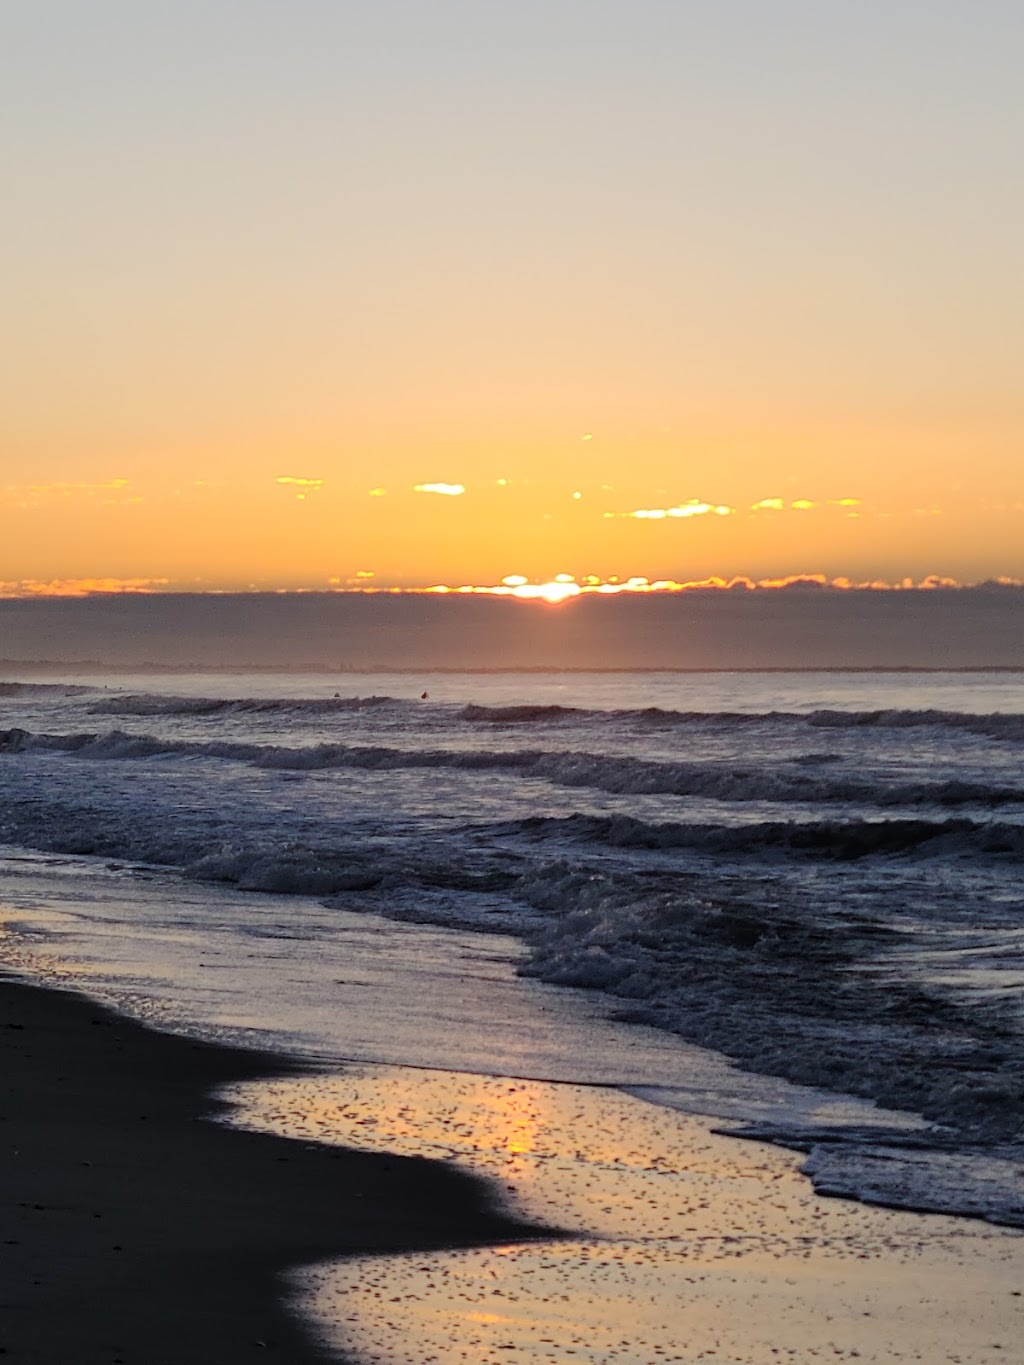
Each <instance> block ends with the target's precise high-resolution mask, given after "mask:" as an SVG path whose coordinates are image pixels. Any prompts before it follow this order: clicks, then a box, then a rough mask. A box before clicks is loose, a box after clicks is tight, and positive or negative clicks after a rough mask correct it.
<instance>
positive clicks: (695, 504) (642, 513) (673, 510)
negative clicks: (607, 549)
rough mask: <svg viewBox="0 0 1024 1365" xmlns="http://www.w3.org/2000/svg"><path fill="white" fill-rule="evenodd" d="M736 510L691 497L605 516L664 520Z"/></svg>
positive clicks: (728, 512)
mask: <svg viewBox="0 0 1024 1365" xmlns="http://www.w3.org/2000/svg"><path fill="white" fill-rule="evenodd" d="M735 511H736V509H735V507H727V506H725V505H724V504H722V503H713V502H701V500H700V498H691V499H690V501H689V502H684V503H679V504H678V505H677V506H675V507H639V508H637V510H636V511H635V512H605V516H606V517H634V518H636V519H637V520H638V521H664V520H665V519H666V518H668V517H706V516H708V515H709V514H711V513H713V514H714V515H715V516H716V517H731V516H733V515H734V514H735Z"/></svg>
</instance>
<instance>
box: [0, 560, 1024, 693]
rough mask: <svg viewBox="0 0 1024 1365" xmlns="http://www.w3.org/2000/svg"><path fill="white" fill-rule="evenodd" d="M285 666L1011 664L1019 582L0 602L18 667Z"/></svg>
mask: <svg viewBox="0 0 1024 1365" xmlns="http://www.w3.org/2000/svg"><path fill="white" fill-rule="evenodd" d="M43 662H45V663H51V664H55V665H77V666H78V667H83V666H87V665H89V664H95V665H99V666H100V667H103V668H110V669H131V668H138V667H147V666H157V667H159V666H163V667H169V668H183V667H198V668H204V669H215V668H227V669H237V668H244V667H246V666H255V667H259V668H266V669H270V668H280V669H286V670H296V669H309V670H325V669H326V670H339V671H340V670H356V669H374V668H381V669H401V670H403V671H408V670H424V671H426V670H429V669H438V668H441V669H467V668H468V669H474V668H476V669H501V668H509V669H523V668H525V669H539V668H555V669H559V668H572V669H586V668H596V669H602V668H682V669H685V668H704V669H714V668H752V669H753V668H844V667H848V668H972V667H974V668H977V667H983V666H994V667H1012V668H1024V588H1022V587H1020V586H1019V585H1015V584H1006V583H1004V584H999V583H987V584H981V585H979V586H976V587H971V588H947V587H933V588H931V589H930V590H928V591H921V590H915V591H904V592H878V591H871V590H861V589H843V590H840V589H835V588H830V587H815V586H811V585H809V584H806V585H802V586H801V585H796V586H793V587H790V588H788V589H786V590H785V591H782V592H779V591H767V590H765V591H758V590H755V591H735V590H734V591H724V592H723V591H721V590H714V589H709V590H707V591H691V592H686V593H679V594H664V595H662V594H650V595H647V596H643V595H641V596H625V595H624V596H619V597H601V596H592V597H583V598H580V599H577V600H575V601H573V602H571V603H568V604H565V605H562V606H559V607H552V606H549V605H546V604H539V603H525V602H520V601H516V600H509V599H503V598H479V597H460V596H453V595H446V596H430V595H425V596H403V595H396V596H392V595H388V594H383V595H380V596H372V595H366V596H363V595H360V594H331V593H325V594H319V593H317V594H301V595H296V596H282V595H279V594H266V595H262V594H247V595H237V596H234V595H185V594H182V595H178V594H160V595H155V596H140V595H113V596H92V597H84V598H44V599H35V600H25V599H21V600H12V601H0V675H2V672H3V669H4V668H5V667H8V669H9V668H10V667H11V666H13V667H15V668H17V667H18V666H21V667H22V668H25V667H26V666H28V665H30V664H32V663H43Z"/></svg>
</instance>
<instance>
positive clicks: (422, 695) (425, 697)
mask: <svg viewBox="0 0 1024 1365" xmlns="http://www.w3.org/2000/svg"><path fill="white" fill-rule="evenodd" d="M426 700H427V694H426V692H421V693H420V701H426Z"/></svg>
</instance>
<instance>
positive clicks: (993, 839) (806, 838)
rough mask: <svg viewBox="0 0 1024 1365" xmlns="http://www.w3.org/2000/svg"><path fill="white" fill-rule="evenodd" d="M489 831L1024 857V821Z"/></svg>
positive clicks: (864, 853) (705, 849)
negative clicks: (1022, 822)
mask: <svg viewBox="0 0 1024 1365" xmlns="http://www.w3.org/2000/svg"><path fill="white" fill-rule="evenodd" d="M495 832H497V833H504V834H521V835H524V836H525V837H527V838H528V839H533V840H535V841H565V840H569V841H571V842H575V843H598V844H604V845H607V846H609V847H612V848H627V849H628V848H636V849H689V850H692V851H694V852H698V853H719V854H730V855H733V856H736V855H744V854H759V853H787V854H794V855H804V856H807V857H823V858H831V859H835V860H837V861H842V862H850V861H853V860H856V859H859V858H867V857H871V856H875V855H889V856H898V855H900V854H909V853H916V854H921V855H924V856H931V857H940V856H951V855H952V856H959V857H966V856H971V855H974V856H984V857H991V856H1005V857H1008V858H1020V857H1024V826H1021V825H1012V824H1003V823H998V822H993V823H987V822H984V823H983V822H981V821H977V820H967V819H956V820H846V821H843V820H817V821H806V822H803V821H801V822H796V821H793V822H791V821H784V820H777V821H776V820H766V821H761V822H759V823H753V824H746V825H741V826H735V825H719V824H711V823H697V822H694V823H685V822H671V821H668V822H664V823H660V824H656V823H651V822H648V821H646V820H638V819H636V818H635V817H634V816H630V815H581V814H575V815H566V816H555V817H545V816H530V817H528V818H527V819H525V820H520V821H515V822H513V823H511V824H506V825H502V826H496V827H495Z"/></svg>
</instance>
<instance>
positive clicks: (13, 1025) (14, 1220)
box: [0, 979, 530, 1365]
mask: <svg viewBox="0 0 1024 1365" xmlns="http://www.w3.org/2000/svg"><path fill="white" fill-rule="evenodd" d="M0 1043H2V1048H3V1061H2V1066H3V1079H4V1085H3V1098H2V1102H0V1105H2V1107H0V1153H2V1157H0V1210H2V1226H0V1354H3V1355H4V1356H5V1357H6V1358H7V1359H10V1360H12V1361H35V1362H47V1365H94V1363H95V1365H99V1362H103V1365H116V1362H123V1363H124V1365H214V1363H216V1365H234V1363H235V1362H241V1361H261V1360H279V1361H282V1362H287V1363H288V1365H305V1362H310V1363H312V1362H314V1361H321V1360H325V1359H331V1360H337V1359H338V1358H339V1357H338V1355H337V1354H336V1353H333V1354H330V1355H328V1354H325V1351H324V1349H323V1348H318V1347H317V1345H316V1343H315V1342H314V1341H313V1340H312V1339H311V1338H310V1336H309V1335H308V1334H307V1332H306V1330H305V1328H304V1327H303V1326H302V1325H301V1324H300V1323H299V1322H298V1321H297V1319H296V1318H295V1317H294V1316H293V1315H292V1314H290V1313H289V1312H288V1310H287V1309H286V1308H285V1307H284V1306H283V1299H282V1284H281V1280H280V1275H281V1272H282V1271H283V1270H284V1269H285V1268H290V1267H295V1266H299V1265H303V1264H307V1263H309V1262H312V1261H320V1260H323V1259H325V1258H328V1257H336V1256H343V1255H349V1254H352V1253H354V1252H362V1253H366V1252H368V1251H376V1252H388V1251H400V1250H413V1249H417V1248H419V1249H426V1248H436V1247H439V1246H446V1247H455V1246H466V1245H470V1244H474V1243H480V1242H488V1243H500V1242H503V1241H506V1242H507V1241H509V1240H510V1239H513V1238H514V1239H515V1240H517V1241H520V1240H522V1238H523V1235H524V1232H525V1233H526V1235H527V1236H529V1235H530V1234H529V1231H528V1230H527V1229H525V1228H524V1226H523V1225H522V1224H519V1223H514V1222H513V1221H512V1220H511V1218H509V1217H507V1216H506V1215H504V1214H502V1213H500V1212H498V1211H496V1210H495V1209H494V1208H493V1207H491V1206H490V1205H489V1202H488V1194H487V1192H486V1191H485V1190H484V1189H483V1187H482V1186H481V1185H479V1184H478V1183H477V1182H475V1181H474V1180H473V1179H472V1178H471V1177H467V1176H466V1175H464V1174H461V1173H459V1172H458V1171H456V1170H453V1169H452V1168H450V1167H445V1166H443V1165H440V1164H438V1163H434V1162H428V1161H424V1160H420V1159H415V1158H413V1159H410V1158H404V1157H400V1156H399V1157H391V1156H379V1155H372V1154H368V1153H361V1152H348V1151H340V1150H339V1149H338V1148H336V1147H335V1148H328V1147H322V1146H318V1145H316V1144H312V1143H296V1142H292V1141H288V1140H285V1139H282V1138H279V1137H274V1136H269V1135H261V1134H254V1133H245V1132H238V1131H235V1130H232V1129H230V1128H227V1127H224V1126H221V1125H217V1124H214V1123H210V1122H207V1121H206V1120H205V1118H204V1116H205V1115H208V1114H210V1113H211V1112H212V1111H213V1110H215V1109H216V1108H217V1105H216V1103H215V1102H214V1101H213V1100H212V1099H211V1097H210V1092H211V1090H212V1088H214V1087H216V1086H218V1085H223V1084H225V1083H226V1082H228V1081H232V1080H240V1079H242V1078H249V1079H252V1078H255V1077H259V1076H268V1075H272V1074H277V1075H280V1074H281V1073H282V1072H285V1071H287V1070H288V1069H289V1064H288V1063H287V1062H284V1061H280V1060H278V1059H275V1058H273V1057H270V1056H268V1055H266V1054H254V1053H246V1052H241V1051H233V1050H228V1049H225V1048H220V1047H213V1046H209V1045H204V1044H198V1043H192V1042H190V1041H189V1040H187V1039H183V1038H178V1037H172V1036H169V1035H164V1034H159V1033H155V1032H152V1031H150V1030H148V1029H145V1028H143V1027H141V1026H140V1025H137V1024H134V1023H132V1022H130V1021H128V1020H126V1019H124V1018H121V1017H119V1016H117V1015H114V1014H111V1013H109V1012H107V1011H105V1010H103V1009H101V1008H100V1007H98V1006H96V1005H94V1004H92V1003H90V1002H89V1001H87V1000H84V999H82V998H81V997H78V996H74V995H70V994H65V993H62V992H53V991H49V990H44V989H42V988H38V987H34V986H30V985H27V984H23V983H19V982H14V981H10V980H7V979H4V980H2V981H0Z"/></svg>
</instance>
